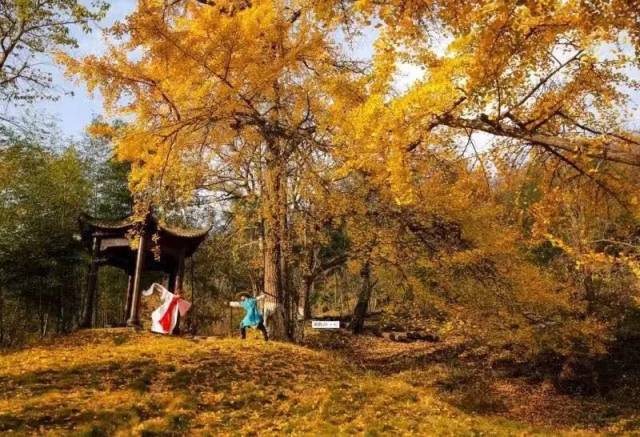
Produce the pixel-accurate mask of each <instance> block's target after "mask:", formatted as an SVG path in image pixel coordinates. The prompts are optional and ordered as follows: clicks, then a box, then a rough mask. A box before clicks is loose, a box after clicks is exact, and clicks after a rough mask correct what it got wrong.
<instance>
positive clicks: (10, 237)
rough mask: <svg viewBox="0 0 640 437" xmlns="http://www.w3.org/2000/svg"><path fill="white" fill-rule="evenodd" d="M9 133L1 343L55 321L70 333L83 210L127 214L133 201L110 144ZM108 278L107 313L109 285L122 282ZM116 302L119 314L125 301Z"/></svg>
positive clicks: (1, 183) (42, 330) (3, 169)
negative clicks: (69, 142) (78, 143)
mask: <svg viewBox="0 0 640 437" xmlns="http://www.w3.org/2000/svg"><path fill="white" fill-rule="evenodd" d="M5 132H7V135H5V136H4V137H3V141H2V147H0V283H1V284H2V285H1V286H0V293H1V294H0V345H10V344H15V343H18V342H21V341H23V339H24V337H28V336H29V335H33V334H39V335H45V334H46V333H47V332H48V331H50V330H51V328H52V327H53V328H54V329H55V330H56V331H58V332H66V331H69V330H71V329H73V328H74V327H75V326H76V323H77V318H78V315H79V312H80V310H81V309H82V305H83V293H84V287H85V281H84V277H85V272H86V269H87V264H86V260H87V257H86V255H85V249H84V248H83V247H82V246H81V244H80V241H79V238H78V235H77V234H78V216H79V214H80V213H81V212H82V211H85V210H89V211H102V212H105V214H106V213H107V212H108V213H111V214H113V215H121V214H123V213H126V212H127V208H128V205H129V203H128V192H127V189H126V175H127V173H126V166H124V165H122V164H120V163H115V162H114V161H113V160H111V158H110V156H109V155H108V154H107V152H105V151H106V150H107V148H108V145H107V144H95V143H90V144H88V145H86V144H84V145H81V147H75V146H68V147H62V148H61V147H60V146H59V144H60V143H63V142H64V139H62V138H59V137H58V135H57V134H56V133H55V131H54V132H52V133H49V134H48V136H46V135H45V136H43V135H39V134H38V135H32V136H27V135H24V134H21V133H19V132H15V131H14V132H12V131H6V130H5ZM100 153H101V154H100ZM107 276H109V275H107ZM103 279H107V278H106V277H105V278H103ZM105 282H106V286H105V288H104V292H103V294H102V297H103V299H104V300H105V308H104V311H105V312H106V313H108V312H109V311H108V308H109V305H108V302H109V296H110V295H111V293H112V291H111V290H112V289H113V288H116V287H118V286H120V287H122V284H119V281H118V278H117V277H115V278H114V277H112V278H111V280H108V281H105ZM120 291H121V290H120V289H119V290H118V294H121V293H120ZM111 306H113V305H111ZM117 306H118V309H117V312H118V313H119V316H120V313H121V312H122V310H121V308H120V306H121V302H120V301H119V300H118V303H117Z"/></svg>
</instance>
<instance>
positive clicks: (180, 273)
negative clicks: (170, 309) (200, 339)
mask: <svg viewBox="0 0 640 437" xmlns="http://www.w3.org/2000/svg"><path fill="white" fill-rule="evenodd" d="M183 282H184V251H181V252H180V255H179V256H178V266H177V268H176V271H175V277H174V278H173V291H172V292H173V293H180V294H182V293H184V290H183V289H182V283H183ZM180 318H181V317H180V313H178V320H177V321H176V327H175V329H174V330H173V333H174V334H177V335H179V334H180Z"/></svg>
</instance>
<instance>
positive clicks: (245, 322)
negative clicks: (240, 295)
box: [240, 297, 262, 328]
mask: <svg viewBox="0 0 640 437" xmlns="http://www.w3.org/2000/svg"><path fill="white" fill-rule="evenodd" d="M240 306H241V307H242V308H244V310H245V311H246V313H245V315H244V319H242V322H240V327H241V328H246V327H249V326H251V327H255V326H257V325H259V324H260V322H262V315H261V314H260V311H258V301H257V300H256V298H255V297H250V298H247V299H245V300H243V301H241V302H240Z"/></svg>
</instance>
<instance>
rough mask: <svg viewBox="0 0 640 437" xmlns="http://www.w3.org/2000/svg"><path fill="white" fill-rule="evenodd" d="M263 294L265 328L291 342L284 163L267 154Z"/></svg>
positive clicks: (264, 202)
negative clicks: (267, 309)
mask: <svg viewBox="0 0 640 437" xmlns="http://www.w3.org/2000/svg"><path fill="white" fill-rule="evenodd" d="M262 188H263V190H262V197H263V199H262V200H263V206H262V208H263V214H262V216H263V220H264V230H263V232H264V246H263V250H264V254H263V255H264V293H265V294H266V295H267V302H266V305H267V307H270V308H271V309H272V310H271V311H270V314H268V320H267V325H268V327H269V330H270V335H271V336H272V338H274V339H280V340H292V339H293V335H292V334H293V331H292V323H291V318H290V311H289V310H290V304H291V302H290V300H291V299H290V295H289V293H288V290H287V283H288V281H287V278H286V259H285V248H286V238H287V233H286V211H287V210H286V208H287V204H286V175H285V168H284V162H282V160H281V159H280V157H279V156H277V154H274V153H270V154H269V156H268V157H267V160H266V166H265V169H264V171H263V184H262Z"/></svg>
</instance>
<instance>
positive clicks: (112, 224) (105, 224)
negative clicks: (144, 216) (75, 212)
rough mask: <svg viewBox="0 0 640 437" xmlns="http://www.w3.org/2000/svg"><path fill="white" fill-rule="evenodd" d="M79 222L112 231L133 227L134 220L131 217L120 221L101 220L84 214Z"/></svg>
mask: <svg viewBox="0 0 640 437" xmlns="http://www.w3.org/2000/svg"><path fill="white" fill-rule="evenodd" d="M79 221H80V224H81V225H86V226H89V227H91V228H94V229H104V230H110V231H117V230H124V229H126V228H128V227H130V226H131V225H133V220H131V218H130V217H124V218H121V219H118V220H100V219H97V218H95V217H92V216H90V215H89V214H87V213H84V212H83V213H81V214H80V217H79Z"/></svg>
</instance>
